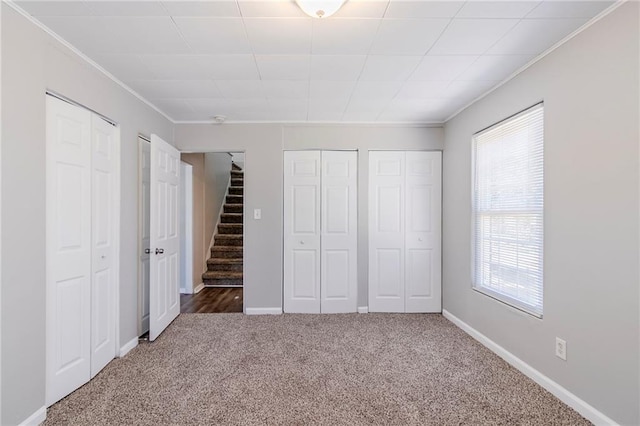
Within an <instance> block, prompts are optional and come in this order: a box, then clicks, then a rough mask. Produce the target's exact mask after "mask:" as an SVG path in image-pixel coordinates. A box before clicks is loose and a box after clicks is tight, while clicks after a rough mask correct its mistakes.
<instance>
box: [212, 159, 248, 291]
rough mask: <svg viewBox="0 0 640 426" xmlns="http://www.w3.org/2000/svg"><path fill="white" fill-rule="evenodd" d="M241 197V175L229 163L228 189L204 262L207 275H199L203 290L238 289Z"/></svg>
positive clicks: (241, 172) (240, 247)
mask: <svg viewBox="0 0 640 426" xmlns="http://www.w3.org/2000/svg"><path fill="white" fill-rule="evenodd" d="M243 195H244V172H243V171H242V169H241V168H240V167H239V166H238V165H237V164H235V163H233V164H232V169H231V185H230V186H229V193H228V194H227V198H226V200H225V203H224V206H223V210H222V215H221V216H220V223H219V224H218V232H217V233H216V235H215V237H214V243H213V247H212V248H211V257H210V258H209V260H207V272H205V273H204V274H202V282H203V283H204V285H205V286H207V287H242V249H243V245H242V215H243V209H244V207H243V205H244V203H243Z"/></svg>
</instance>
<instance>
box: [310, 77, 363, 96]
mask: <svg viewBox="0 0 640 426" xmlns="http://www.w3.org/2000/svg"><path fill="white" fill-rule="evenodd" d="M355 84H356V82H355V81H318V80H311V81H310V82H309V97H310V98H311V99H342V98H347V99H349V97H350V96H351V92H353V88H354V86H355Z"/></svg>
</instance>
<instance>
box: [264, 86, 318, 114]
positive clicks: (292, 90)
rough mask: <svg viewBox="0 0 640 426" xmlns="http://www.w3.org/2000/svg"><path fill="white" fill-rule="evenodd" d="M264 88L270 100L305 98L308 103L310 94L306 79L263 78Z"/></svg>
mask: <svg viewBox="0 0 640 426" xmlns="http://www.w3.org/2000/svg"><path fill="white" fill-rule="evenodd" d="M262 89H263V91H264V94H265V95H266V97H267V98H269V100H271V99H304V100H305V105H306V99H307V97H308V96H309V82H307V81H305V80H262ZM305 111H306V107H305ZM305 114H306V112H305Z"/></svg>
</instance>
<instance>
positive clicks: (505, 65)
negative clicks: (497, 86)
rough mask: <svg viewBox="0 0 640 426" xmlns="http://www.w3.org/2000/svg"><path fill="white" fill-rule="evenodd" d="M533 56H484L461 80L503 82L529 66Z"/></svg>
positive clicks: (461, 76) (462, 75) (460, 77)
mask: <svg viewBox="0 0 640 426" xmlns="http://www.w3.org/2000/svg"><path fill="white" fill-rule="evenodd" d="M531 59H533V55H484V56H481V57H479V58H478V60H477V61H476V62H474V63H473V65H471V66H470V67H469V68H468V69H467V70H466V71H465V72H463V73H462V74H460V75H459V76H458V79H459V80H503V79H505V78H507V77H509V76H510V75H511V74H513V73H514V72H515V71H516V70H517V69H519V68H521V67H522V66H524V65H525V64H527V63H528V62H529V61H530V60H531Z"/></svg>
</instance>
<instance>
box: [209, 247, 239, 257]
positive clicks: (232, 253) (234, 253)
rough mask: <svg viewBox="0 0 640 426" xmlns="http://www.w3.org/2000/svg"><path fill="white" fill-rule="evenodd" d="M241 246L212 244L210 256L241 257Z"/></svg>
mask: <svg viewBox="0 0 640 426" xmlns="http://www.w3.org/2000/svg"><path fill="white" fill-rule="evenodd" d="M242 255H243V247H242V246H215V245H214V246H213V247H212V248H211V256H212V257H214V258H218V259H219V258H225V259H242Z"/></svg>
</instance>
